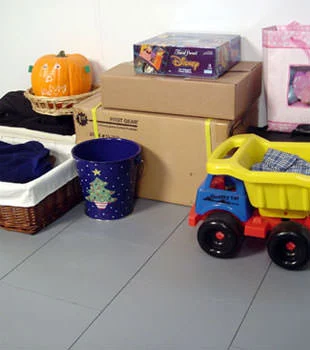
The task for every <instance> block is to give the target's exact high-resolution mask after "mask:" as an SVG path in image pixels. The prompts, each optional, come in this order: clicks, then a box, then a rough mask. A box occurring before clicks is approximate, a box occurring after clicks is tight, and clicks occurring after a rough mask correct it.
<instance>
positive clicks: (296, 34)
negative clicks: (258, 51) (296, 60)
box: [263, 22, 310, 49]
mask: <svg viewBox="0 0 310 350" xmlns="http://www.w3.org/2000/svg"><path fill="white" fill-rule="evenodd" d="M300 45H301V46H302V47H301V46H300ZM263 47H277V48H285V47H290V48H294V47H301V48H304V49H307V48H310V25H302V24H299V23H298V22H292V23H290V24H288V25H279V26H271V27H267V28H264V29H263Z"/></svg>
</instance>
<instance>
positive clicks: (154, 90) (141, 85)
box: [74, 62, 262, 206]
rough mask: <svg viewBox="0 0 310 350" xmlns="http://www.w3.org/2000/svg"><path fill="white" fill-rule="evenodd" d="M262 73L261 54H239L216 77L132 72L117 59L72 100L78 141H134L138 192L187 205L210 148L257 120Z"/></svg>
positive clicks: (201, 174) (199, 181) (149, 196)
mask: <svg viewBox="0 0 310 350" xmlns="http://www.w3.org/2000/svg"><path fill="white" fill-rule="evenodd" d="M261 76H262V64H261V63H260V62H239V63H237V64H236V65H234V66H233V67H232V68H231V69H230V70H229V71H228V72H227V73H225V74H224V75H222V76H221V77H219V78H218V79H197V78H189V77H175V76H163V75H156V74H137V73H136V72H135V68H134V62H130V63H121V64H119V65H117V66H116V67H114V68H112V69H110V70H108V71H106V72H105V73H104V74H103V76H102V89H101V93H99V94H97V95H95V96H93V97H91V98H89V99H87V100H84V101H82V102H81V103H79V104H77V105H75V106H74V122H75V129H76V141H77V142H82V141H85V140H88V139H91V138H94V137H121V138H127V139H131V140H133V141H136V142H138V143H139V144H141V146H142V149H143V159H144V167H143V171H142V172H141V174H140V180H139V183H138V192H137V194H138V197H141V198H147V199H153V200H159V201H164V202H169V203H175V204H181V205H188V206H190V205H192V204H193V202H194V200H195V196H196V190H197V187H198V186H199V185H200V183H201V182H202V181H203V180H204V178H205V175H206V162H207V158H208V154H209V153H210V152H212V151H213V150H214V148H215V147H216V146H217V145H219V144H220V143H221V142H222V141H224V140H225V139H226V138H227V137H228V136H229V135H230V134H233V133H236V132H244V131H245V130H246V128H247V126H249V125H256V124H257V118H258V98H259V96H260V94H261Z"/></svg>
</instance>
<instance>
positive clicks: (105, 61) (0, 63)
mask: <svg viewBox="0 0 310 350" xmlns="http://www.w3.org/2000/svg"><path fill="white" fill-rule="evenodd" d="M309 13H310V2H309V1H307V0H299V1H287V0H261V1H249V0H248V1H245V0H235V1H232V0H217V1H216V0H213V1H210V0H191V1H185V0H178V1H175V0H156V1H141V0H130V1H126V0H49V1H46V0H28V1H23V0H10V1H4V0H2V1H1V3H0V43H1V53H0V77H1V79H0V97H1V96H3V95H4V94H5V93H7V92H9V91H13V90H24V89H27V88H28V87H30V74H29V73H28V71H27V70H28V66H29V65H31V64H34V62H35V60H36V59H37V58H39V57H40V56H42V55H44V54H47V53H58V52H59V51H60V50H65V51H67V52H68V53H74V52H78V53H81V54H83V55H84V56H86V57H87V58H88V59H90V60H91V61H92V62H93V64H94V67H95V71H96V77H97V79H99V77H100V73H101V71H103V70H105V69H109V68H111V67H112V66H114V65H116V64H118V63H120V62H123V61H129V60H132V57H133V53H132V51H133V50H132V45H133V44H134V43H135V42H137V41H140V40H143V39H147V38H148V37H151V36H154V35H157V34H159V33H162V32H165V31H191V32H218V33H236V34H240V35H241V36H242V59H243V60H254V61H260V60H262V47H261V29H262V28H263V27H265V26H269V25H273V24H287V23H289V22H291V21H293V20H296V21H299V22H301V23H304V24H309V22H310V20H309ZM263 104H264V102H263V101H262V103H261V105H262V106H261V112H260V113H261V115H260V118H261V121H263V120H264V118H265V115H264V105H263Z"/></svg>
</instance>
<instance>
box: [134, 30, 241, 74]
mask: <svg viewBox="0 0 310 350" xmlns="http://www.w3.org/2000/svg"><path fill="white" fill-rule="evenodd" d="M240 56H241V37H240V36H239V35H231V34H214V33H176V32H169V33H164V34H161V35H158V36H155V37H153V38H150V39H148V40H144V41H141V42H139V43H137V44H134V69H135V72H136V73H138V74H161V75H174V76H183V77H188V76H189V77H205V78H218V77H219V76H221V75H222V74H224V73H225V72H226V71H227V70H229V69H230V68H231V67H232V66H233V65H235V64H236V63H237V62H239V61H240Z"/></svg>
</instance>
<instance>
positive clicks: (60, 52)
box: [57, 50, 66, 57]
mask: <svg viewBox="0 0 310 350" xmlns="http://www.w3.org/2000/svg"><path fill="white" fill-rule="evenodd" d="M57 57H66V54H65V51H64V50H61V51H59V54H58V55H57Z"/></svg>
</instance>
